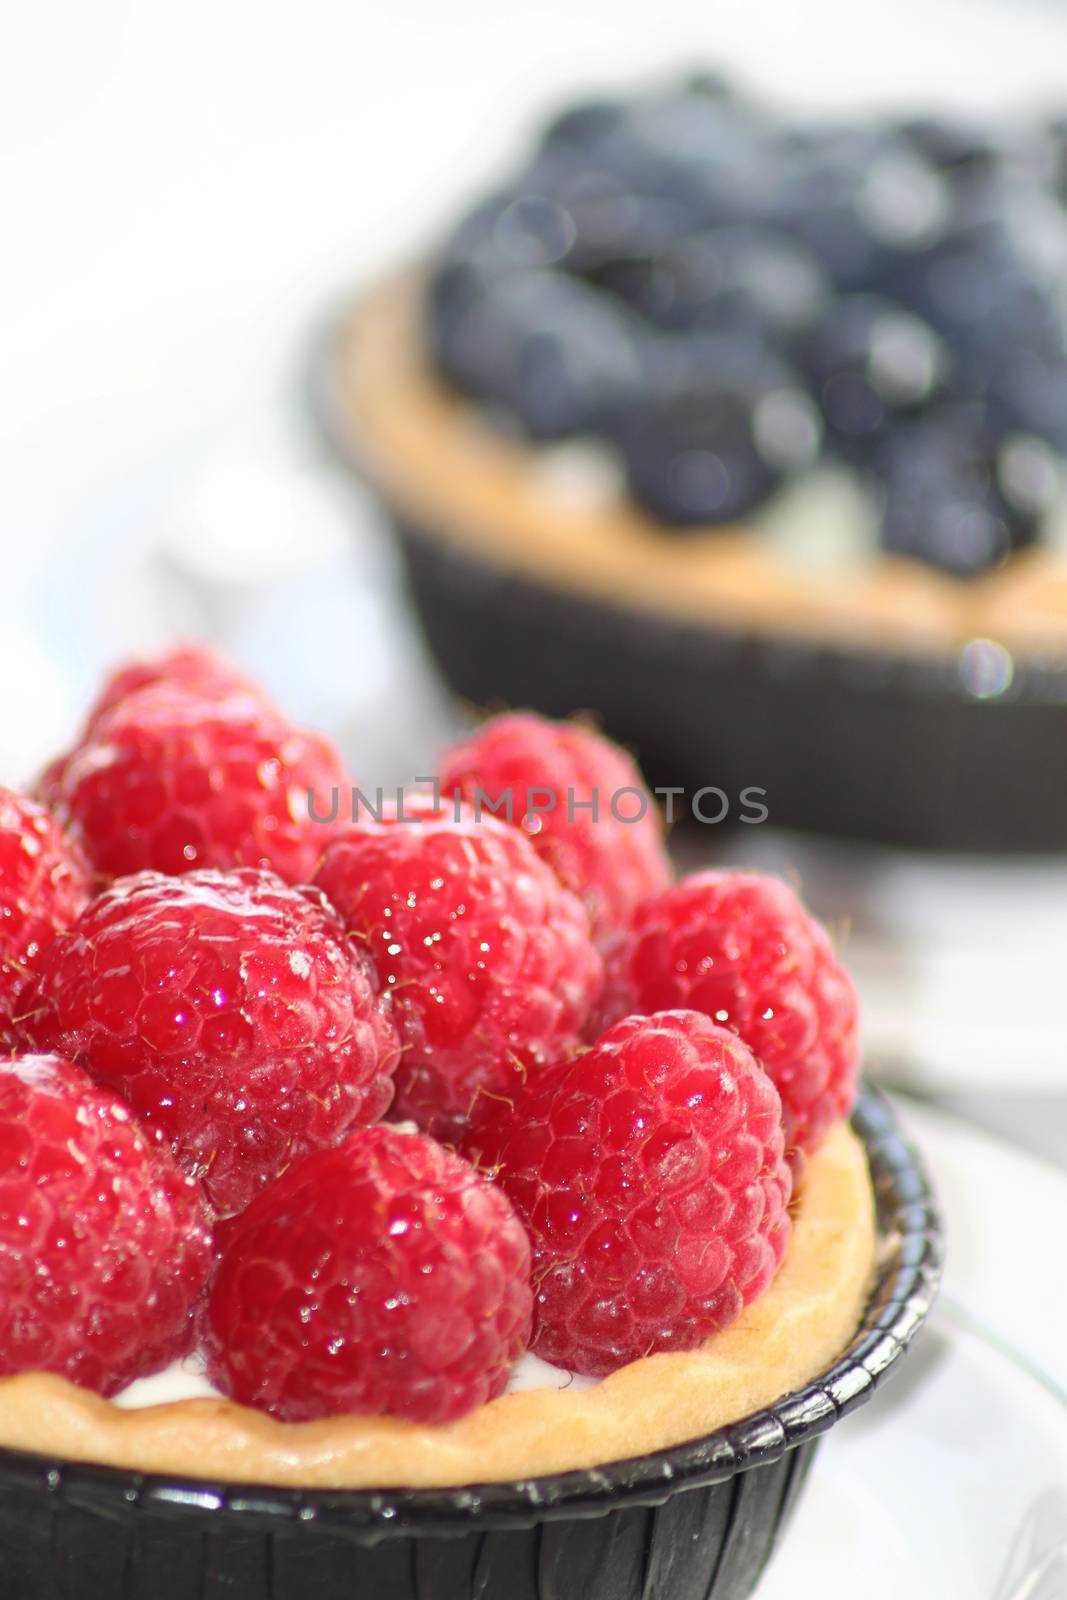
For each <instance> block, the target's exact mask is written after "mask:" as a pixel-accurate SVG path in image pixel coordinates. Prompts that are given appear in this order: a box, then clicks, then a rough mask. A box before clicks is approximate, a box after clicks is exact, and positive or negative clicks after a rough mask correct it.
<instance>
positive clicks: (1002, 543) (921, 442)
mask: <svg viewBox="0 0 1067 1600" xmlns="http://www.w3.org/2000/svg"><path fill="white" fill-rule="evenodd" d="M1017 445H1018V441H1017V442H1016V448H1017ZM1033 446H1036V447H1037V449H1038V450H1040V448H1041V447H1040V446H1039V445H1037V441H1036V440H1035V441H1033V442H1032V446H1031V448H1032V447H1033ZM1010 449H1011V447H1008V449H1006V450H1005V451H1003V452H1002V451H1001V450H1000V448H999V447H998V441H997V438H996V436H995V434H993V433H991V431H990V429H989V428H988V426H987V425H986V421H985V417H984V414H983V413H982V412H981V411H980V410H977V409H975V408H968V407H958V408H955V409H949V408H946V409H944V410H943V411H941V412H940V413H936V414H934V415H931V416H929V417H927V418H925V419H923V420H922V421H917V422H915V423H914V424H913V425H912V426H911V427H910V428H907V429H900V430H899V431H898V432H897V433H896V434H895V435H894V436H893V437H892V438H890V439H889V440H887V442H886V444H885V445H884V446H883V448H882V449H881V450H880V452H879V454H878V456H877V458H876V460H877V469H878V472H879V475H880V478H881V481H882V484H883V492H884V496H885V509H884V515H883V542H884V544H885V546H886V549H887V550H891V551H893V552H894V554H896V555H900V556H909V557H911V558H912V559H913V560H920V561H926V562H928V563H929V564H930V565H932V566H937V567H940V568H941V569H942V570H944V571H946V572H950V573H953V574H955V575H956V576H957V577H970V576H972V575H974V574H977V573H980V572H985V571H987V570H989V569H990V568H994V567H998V566H1000V565H1002V563H1003V562H1004V561H1006V560H1007V558H1008V556H1009V555H1011V553H1012V551H1013V550H1018V549H1022V548H1024V547H1025V546H1026V545H1028V544H1031V543H1032V542H1033V541H1034V539H1035V538H1036V536H1037V514H1038V511H1039V509H1040V506H1039V505H1035V504H1029V505H1028V504H1026V503H1025V502H1019V501H1015V502H1014V503H1013V501H1012V499H1011V498H1010V493H1006V492H1005V488H1006V487H1007V488H1008V489H1009V491H1010V478H1009V479H1008V482H1007V484H1006V483H1005V480H1004V477H1003V476H1002V470H1001V464H1002V462H1006V463H1008V464H1009V466H1010V461H1011V454H1010ZM1052 476H1053V477H1054V476H1055V474H1054V473H1053V474H1052Z"/></svg>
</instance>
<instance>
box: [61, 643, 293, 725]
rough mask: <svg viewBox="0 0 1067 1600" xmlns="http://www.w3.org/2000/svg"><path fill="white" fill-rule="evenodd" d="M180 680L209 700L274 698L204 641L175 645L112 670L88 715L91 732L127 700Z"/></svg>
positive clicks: (265, 700) (186, 686)
mask: <svg viewBox="0 0 1067 1600" xmlns="http://www.w3.org/2000/svg"><path fill="white" fill-rule="evenodd" d="M160 683H164V684H179V685H181V686H182V687H183V688H185V689H189V690H191V691H193V692H194V693H196V694H199V695H201V696H202V697H203V698H204V699H206V700H212V699H215V700H225V699H226V698H227V697H228V696H230V695H233V694H247V695H251V696H252V697H253V698H255V699H258V700H260V701H261V702H262V703H263V705H264V706H269V705H270V701H269V699H268V697H267V695H266V694H265V692H264V691H263V690H262V689H261V688H260V686H259V685H258V684H257V683H256V682H255V681H254V680H253V679H252V678H250V677H248V676H247V674H246V673H244V672H242V671H241V670H240V669H239V668H238V667H235V666H234V665H233V664H232V662H229V661H226V660H225V659H224V658H223V657H222V656H220V655H218V654H217V653H216V652H215V651H214V650H210V649H209V648H208V647H207V645H203V644H182V645H175V646H174V648H173V649H171V650H166V651H164V652H163V653H162V654H160V655H158V656H148V657H144V658H141V659H138V660H134V661H127V662H126V663H125V664H124V665H123V666H120V667H116V669H115V670H114V672H111V673H109V674H108V677H107V679H106V680H105V682H104V686H103V688H102V689H101V691H100V693H99V695H98V696H97V698H96V699H95V700H94V702H93V705H92V708H91V709H90V711H89V715H88V717H87V719H86V731H87V732H91V731H92V729H93V728H95V727H96V725H97V723H98V722H100V720H101V718H102V717H104V716H105V715H106V713H107V712H109V711H112V710H114V708H115V707H116V706H117V705H119V704H120V703H121V702H122V701H123V700H127V699H129V697H130V695H132V694H136V693H137V692H138V690H140V689H147V688H148V687H149V686H150V685H153V684H160Z"/></svg>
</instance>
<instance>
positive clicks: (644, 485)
mask: <svg viewBox="0 0 1067 1600" xmlns="http://www.w3.org/2000/svg"><path fill="white" fill-rule="evenodd" d="M818 437H819V436H818V421H817V417H816V414H815V410H814V407H813V406H812V405H811V403H810V400H809V399H808V397H807V396H806V395H805V393H804V392H803V389H802V386H801V385H800V383H799V381H798V379H797V378H796V375H795V374H794V373H792V372H791V371H790V370H789V369H788V368H786V367H785V366H783V365H782V364H781V363H780V362H778V361H777V360H776V359H775V358H774V357H772V356H771V355H770V354H769V353H768V352H767V350H766V348H765V347H764V346H763V345H762V344H760V343H759V342H757V341H754V340H751V339H747V338H743V337H736V336H735V337H729V336H722V335H707V334H705V335H662V336H661V337H660V339H659V340H658V341H656V343H655V344H654V345H653V346H652V347H651V348H650V350H649V359H648V361H647V363H646V367H645V385H644V389H643V392H642V395H641V396H640V398H639V399H638V400H636V401H635V403H634V405H633V407H632V409H631V410H630V411H629V412H628V413H627V414H626V415H625V416H624V417H623V419H622V420H621V424H620V426H619V428H618V430H617V438H618V442H619V444H620V446H621V449H622V452H623V456H624V459H625V462H626V468H627V475H628V479H629V484H630V490H631V493H632V494H633V496H634V498H635V500H637V502H638V503H639V504H640V505H642V506H644V507H645V509H646V510H647V511H649V512H650V513H651V514H652V515H653V516H654V517H657V518H658V519H659V520H660V521H662V522H666V523H669V524H674V525H676V526H685V525H702V524H708V523H712V524H714V523H725V522H729V521H731V520H732V519H734V518H736V517H740V516H743V515H744V514H745V513H746V512H749V511H751V510H752V509H753V507H755V506H757V505H759V503H760V502H761V501H762V500H764V499H765V498H766V497H767V495H768V494H770V493H771V491H772V490H773V489H774V488H775V487H776V486H777V485H778V484H779V483H780V482H781V480H782V478H783V477H784V476H785V475H786V474H787V473H788V472H789V471H792V470H795V469H797V468H799V467H802V466H805V465H807V464H809V463H810V461H811V460H812V458H813V456H814V454H815V452H816V451H817V448H818Z"/></svg>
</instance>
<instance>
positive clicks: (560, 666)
mask: <svg viewBox="0 0 1067 1600" xmlns="http://www.w3.org/2000/svg"><path fill="white" fill-rule="evenodd" d="M1065 194H1067V186H1065V185H1064V181H1063V158H1062V140H1061V135H1060V134H1058V133H1057V132H1056V129H1055V128H1051V129H1048V128H1043V127H1037V126H1031V127H1018V128H1016V127H1004V128H992V127H983V126H969V125H965V124H962V123H956V122H950V121H945V120H932V119H920V118H915V117H902V118H900V119H898V120H891V119H889V118H882V119H881V120H878V121H875V120H874V119H872V118H868V119H867V120H864V121H853V122H849V123H844V122H842V123H832V124H820V123H816V122H813V121H811V120H810V119H809V120H801V119H798V118H797V117H796V116H789V115H787V114H785V113H780V112H776V111H774V110H772V109H770V108H768V107H766V106H765V105H763V104H762V103H760V102H759V101H758V100H755V99H752V98H749V97H746V96H744V95H741V94H739V93H735V92H733V91H732V90H731V89H730V88H729V87H728V86H726V85H725V84H724V83H723V82H722V81H721V80H719V79H713V78H702V79H692V80H687V81H686V82H684V83H682V84H679V85H671V86H667V87H665V88H656V89H651V90H648V91H647V92H644V93H641V94H636V95H633V96H632V97H630V98H622V97H620V98H618V99H605V100H600V101H595V102H589V103H585V104H579V105H576V106H573V107H571V108H569V109H568V110H565V111H564V112H563V113H562V114H560V115H559V116H558V117H556V118H555V119H554V120H553V121H552V122H551V123H550V124H549V126H548V127H547V128H546V129H545V130H544V131H543V133H542V134H541V136H540V138H539V139H538V140H537V141H536V142H535V144H534V146H533V148H532V150H531V151H530V152H529V154H528V155H527V157H526V158H525V159H524V160H523V161H521V162H520V163H519V164H518V165H517V166H516V167H515V168H514V169H513V170H511V171H509V172H504V173H502V174H501V178H500V181H499V184H498V186H497V188H496V190H495V191H494V192H493V193H492V194H490V195H489V196H487V197H485V198H484V199H482V200H481V201H479V202H478V203H477V204H476V205H475V206H473V207H472V208H470V209H469V210H468V211H467V212H466V214H464V215H463V216H462V217H461V218H460V219H459V221H458V222H457V223H456V225H455V226H454V227H453V229H452V230H451V231H450V232H449V233H448V234H447V235H446V236H445V237H444V238H443V239H438V240H437V241H436V242H435V243H433V244H432V245H431V247H430V248H429V249H428V252H427V254H426V257H425V259H424V260H423V261H422V262H420V263H418V264H417V265H415V266H413V267H409V268H406V269H404V270H402V271H400V272H398V273H396V274H394V275H393V276H392V277H390V278H389V279H388V280H387V281H386V282H384V283H382V284H380V285H378V286H377V287H375V288H372V289H371V290H370V291H368V292H367V293H365V294H364V295H363V296H362V297H361V298H360V300H359V302H358V303H357V305H356V306H355V308H354V310H353V311H352V313H351V315H350V316H348V317H347V318H346V320H345V323H344V326H343V329H342V331H341V335H340V338H339V340H337V341H336V343H335V344H334V346H333V347H332V348H331V352H330V357H329V359H330V370H329V374H328V396H327V403H328V405H329V407H330V423H331V428H332V431H333V434H334V436H335V437H336V438H338V439H339V440H340V441H341V443H342V444H343V446H344V448H345V449H346V450H348V451H349V452H351V453H352V454H353V455H354V456H355V457H356V458H357V460H358V462H359V465H360V467H361V470H362V471H363V473H364V475H365V476H366V477H367V478H368V479H369V481H370V482H371V484H372V486H373V487H374V488H375V489H376V490H377V491H378V492H379V494H380V495H381V497H382V498H383V500H384V502H385V504H386V506H387V507H388V509H389V511H390V513H391V514H392V516H393V518H394V520H395V521H396V522H397V524H398V525H399V528H400V532H401V535H402V541H403V544H404V548H405V551H406V553H407V555H408V559H409V564H410V567H411V572H412V578H413V584H414V589H415V593H416V597H417V599H418V601H419V605H420V608H421V609H422V611H423V615H424V621H425V624H426V628H427V632H428V634H429V637H430V640H431V643H432V644H433V646H434V648H435V650H436V652H437V654H438V657H439V659H440V660H441V662H442V665H443V667H444V669H445V671H446V674H447V675H448V676H449V677H450V679H451V680H452V682H453V683H454V684H455V686H456V687H457V688H458V689H459V690H460V691H461V692H462V693H463V694H464V695H466V696H467V697H469V698H473V699H475V700H481V701H483V702H484V701H488V700H489V699H490V697H491V696H493V695H496V696H500V695H503V696H505V698H507V699H509V700H510V701H512V702H513V703H534V704H537V705H538V706H539V707H540V708H541V709H543V710H545V711H548V712H550V713H552V714H560V713H564V712H570V711H574V710H577V709H581V708H582V707H585V706H590V707H592V708H594V709H595V710H597V711H598V712H600V713H602V714H603V716H604V717H605V720H606V722H607V724H608V726H609V728H610V729H611V730H612V731H615V732H617V733H618V734H619V736H621V737H623V738H625V739H627V740H628V741H632V742H633V743H635V744H636V745H637V746H638V747H639V748H640V751H641V754H642V757H643V758H646V760H647V764H649V765H650V766H651V768H652V769H653V771H654V772H655V774H656V775H657V776H658V775H659V773H660V772H670V774H671V776H672V779H673V778H675V777H676V776H677V773H678V770H679V767H680V766H681V765H682V764H683V763H684V764H685V765H686V766H687V768H688V769H689V770H690V771H692V772H693V773H694V777H693V781H694V783H696V782H709V781H719V782H721V781H723V778H724V777H726V778H728V779H730V780H734V779H736V784H738V785H739V784H741V783H745V782H763V783H765V785H766V787H767V788H768V789H773V790H774V791H776V792H777V800H778V812H777V816H778V820H780V821H781V822H783V823H786V824H793V823H797V824H799V825H802V826H811V827H815V828H819V829H822V830H823V831H836V832H853V833H860V834H864V835H866V836H868V837H880V836H889V837H899V838H900V839H901V840H902V842H910V843H920V844H935V845H956V846H961V847H964V848H968V847H980V848H1003V849H1009V848H1041V847H1046V848H1047V847H1049V846H1050V845H1054V846H1056V847H1062V846H1063V845H1064V843H1067V838H1065V836H1064V831H1063V826H1062V819H1059V818H1058V817H1057V816H1054V815H1053V814H1052V811H1051V809H1050V810H1049V813H1048V815H1046V814H1045V809H1044V808H1041V807H1039V808H1038V814H1037V816H1036V817H1035V816H1034V813H1033V808H1032V807H1031V809H1030V811H1029V812H1026V811H1025V805H1026V793H1027V792H1028V791H1029V790H1032V788H1033V783H1032V781H1031V780H1032V779H1033V778H1034V750H1035V749H1036V748H1037V747H1038V745H1039V744H1040V743H1041V742H1042V740H1043V733H1042V728H1043V726H1044V724H1045V721H1046V720H1047V718H1048V716H1049V715H1050V713H1049V712H1048V709H1047V708H1048V706H1049V705H1050V704H1054V703H1058V702H1059V701H1061V700H1062V697H1063V693H1064V685H1065V682H1067V476H1065V472H1064V462H1065V452H1067V424H1065V422H1064V418H1065V416H1067V320H1065V312H1064V304H1065V290H1067V209H1065V204H1064V202H1065ZM624 660H628V661H629V662H630V663H631V664H632V667H633V669H634V670H633V672H632V673H631V674H627V673H625V672H620V671H619V670H618V669H619V665H620V662H621V661H624ZM635 680H636V683H635ZM680 680H681V681H684V682H685V683H686V685H687V693H686V695H685V696H679V693H678V683H679V681H680ZM680 699H682V700H688V701H689V702H690V703H691V705H692V707H693V709H688V708H687V707H686V705H685V704H679V703H678V702H679V700H680ZM1043 707H1044V708H1045V710H1044V712H1043V711H1042V708H1043ZM798 716H799V717H803V718H805V719H806V720H807V721H808V722H809V724H810V727H811V730H812V737H813V739H814V740H815V741H816V743H817V746H818V748H817V750H816V752H815V755H814V759H813V762H812V765H813V766H815V767H816V768H818V769H819V771H820V772H829V775H830V779H831V781H830V782H828V783H824V784H820V785H816V784H815V783H814V782H813V781H812V780H811V779H810V778H809V779H807V780H805V778H804V777H803V776H802V775H798V772H797V767H798V763H797V762H796V761H795V760H794V759H793V754H794V750H793V747H792V746H791V745H789V733H788V730H789V729H790V728H791V727H793V726H795V724H796V721H797V718H798ZM1049 731H1050V730H1049ZM993 743H1000V744H1002V745H1003V746H1005V760H1004V762H1003V764H1002V766H1001V767H1000V768H998V772H997V774H996V780H995V781H993V778H992V777H991V775H990V770H989V749H990V747H991V745H992V744H993ZM786 745H789V758H788V759H786V757H785V756H784V755H783V753H782V751H783V746H786ZM901 762H908V763H909V764H911V765H912V766H914V768H915V769H916V771H917V772H918V773H919V774H920V778H921V783H920V785H919V786H918V787H920V788H921V789H922V803H921V804H919V802H918V800H917V798H916V797H915V796H910V795H909V794H907V793H904V792H902V786H901V785H900V784H899V783H893V782H891V781H889V780H891V778H892V773H893V771H894V769H895V767H897V766H898V765H899V764H900V763H901ZM700 767H702V768H703V770H702V771H697V769H698V768H700ZM709 768H712V769H713V774H717V776H714V778H713V777H712V776H709V775H708V769H709ZM761 769H762V770H761ZM1022 772H1025V773H1026V774H1027V776H1026V779H1025V781H1024V780H1023V778H1022V776H1021V774H1022ZM868 773H870V774H871V776H870V777H868V776H866V774H868ZM1017 773H1018V774H1019V778H1018V782H1017V781H1016V774H1017ZM729 786H730V785H729V783H727V787H729ZM1024 815H1025V816H1027V817H1028V820H1029V824H1030V825H1029V827H1026V826H1021V825H1015V824H1016V823H1017V822H1019V821H1020V819H1021V818H1022V817H1023V816H1024Z"/></svg>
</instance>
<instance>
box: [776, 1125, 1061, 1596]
mask: <svg viewBox="0 0 1067 1600" xmlns="http://www.w3.org/2000/svg"><path fill="white" fill-rule="evenodd" d="M901 1109H902V1113H903V1115H904V1119H905V1122H906V1124H907V1126H908V1127H909V1129H910V1130H911V1132H912V1133H913V1134H914V1136H915V1138H916V1140H917V1141H918V1143H919V1144H920V1147H921V1149H922V1152H923V1155H924V1157H925V1159H926V1161H927V1163H928V1165H929V1167H930V1169H931V1171H932V1172H933V1174H934V1176H935V1180H936V1184H937V1188H938V1192H939V1196H940V1201H941V1205H942V1208H943V1211H944V1217H945V1223H946V1230H947V1237H948V1260H947V1266H946V1272H945V1287H944V1294H943V1297H942V1301H941V1304H940V1308H939V1309H938V1310H937V1311H936V1312H935V1315H934V1318H933V1322H932V1326H931V1328H930V1329H928V1330H927V1333H926V1334H925V1335H924V1337H923V1339H922V1341H921V1343H920V1344H918V1345H917V1346H916V1349H915V1351H914V1352H913V1354H912V1355H911V1356H909V1358H908V1360H907V1362H906V1363H905V1365H904V1367H903V1370H902V1371H901V1373H900V1375H899V1376H898V1377H896V1378H895V1379H893V1380H892V1381H891V1382H890V1383H888V1384H887V1385H886V1388H885V1389H884V1390H883V1391H882V1393H881V1394H880V1395H878V1396H877V1397H876V1398H875V1400H874V1401H872V1402H871V1404H870V1405H869V1406H867V1407H864V1409H863V1410H862V1411H860V1412H858V1413H857V1414H856V1415H855V1416H853V1417H852V1418H849V1419H848V1420H847V1421H845V1422H844V1423H842V1424H841V1426H840V1427H838V1428H836V1429H835V1430H834V1431H833V1432H832V1433H831V1434H830V1436H829V1438H828V1439H826V1440H825V1441H824V1443H823V1446H822V1448H821V1451H820V1454H819V1455H818V1456H817V1457H816V1461H815V1465H814V1469H813V1473H812V1477H811V1480H810V1483H809V1485H808V1489H807V1491H806V1493H805V1496H804V1498H803V1500H802V1501H801V1502H800V1504H799V1506H798V1508H797V1517H796V1520H795V1522H794V1524H793V1526H792V1528H791V1529H790V1531H789V1534H788V1535H787V1537H786V1539H785V1541H784V1543H783V1545H782V1548H781V1549H780V1551H779V1552H778V1554H777V1556H776V1557H775V1560H774V1562H773V1564H772V1568H771V1570H770V1571H769V1572H768V1574H767V1577H766V1580H765V1582H764V1584H763V1585H762V1586H761V1587H760V1589H759V1600H857V1597H859V1596H862V1597H863V1600H890V1597H892V1600H898V1597H899V1596H902V1595H907V1596H908V1597H909V1600H957V1597H958V1600H1063V1596H1064V1595H1067V1407H1065V1403H1064V1398H1063V1397H1064V1395H1065V1394H1067V1279H1065V1278H1064V1275H1063V1273H1062V1271H1061V1263H1062V1248H1061V1245H1060V1235H1061V1230H1062V1227H1063V1224H1064V1221H1065V1220H1067V1178H1065V1177H1063V1176H1061V1175H1060V1174H1059V1173H1058V1172H1056V1171H1055V1170H1054V1169H1052V1168H1051V1167H1043V1166H1042V1165H1041V1164H1040V1163H1039V1162H1036V1161H1034V1160H1033V1159H1032V1158H1028V1157H1024V1156H1022V1155H1020V1154H1019V1153H1018V1152H1017V1151H1015V1150H1012V1149H1011V1148H1010V1147H1008V1146H1006V1145H1002V1144H1000V1143H999V1142H998V1141H996V1140H993V1139H989V1138H987V1137H985V1136H984V1135H981V1134H976V1133H973V1132H971V1131H970V1130H969V1129H967V1128H965V1127H964V1126H963V1125H962V1124H959V1123H955V1122H953V1121H952V1120H950V1119H948V1118H945V1117H942V1116H940V1115H938V1114H936V1113H932V1112H929V1111H927V1110H924V1109H922V1108H920V1107H918V1106H916V1105H914V1104H912V1103H904V1104H903V1105H902V1107H901Z"/></svg>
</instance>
